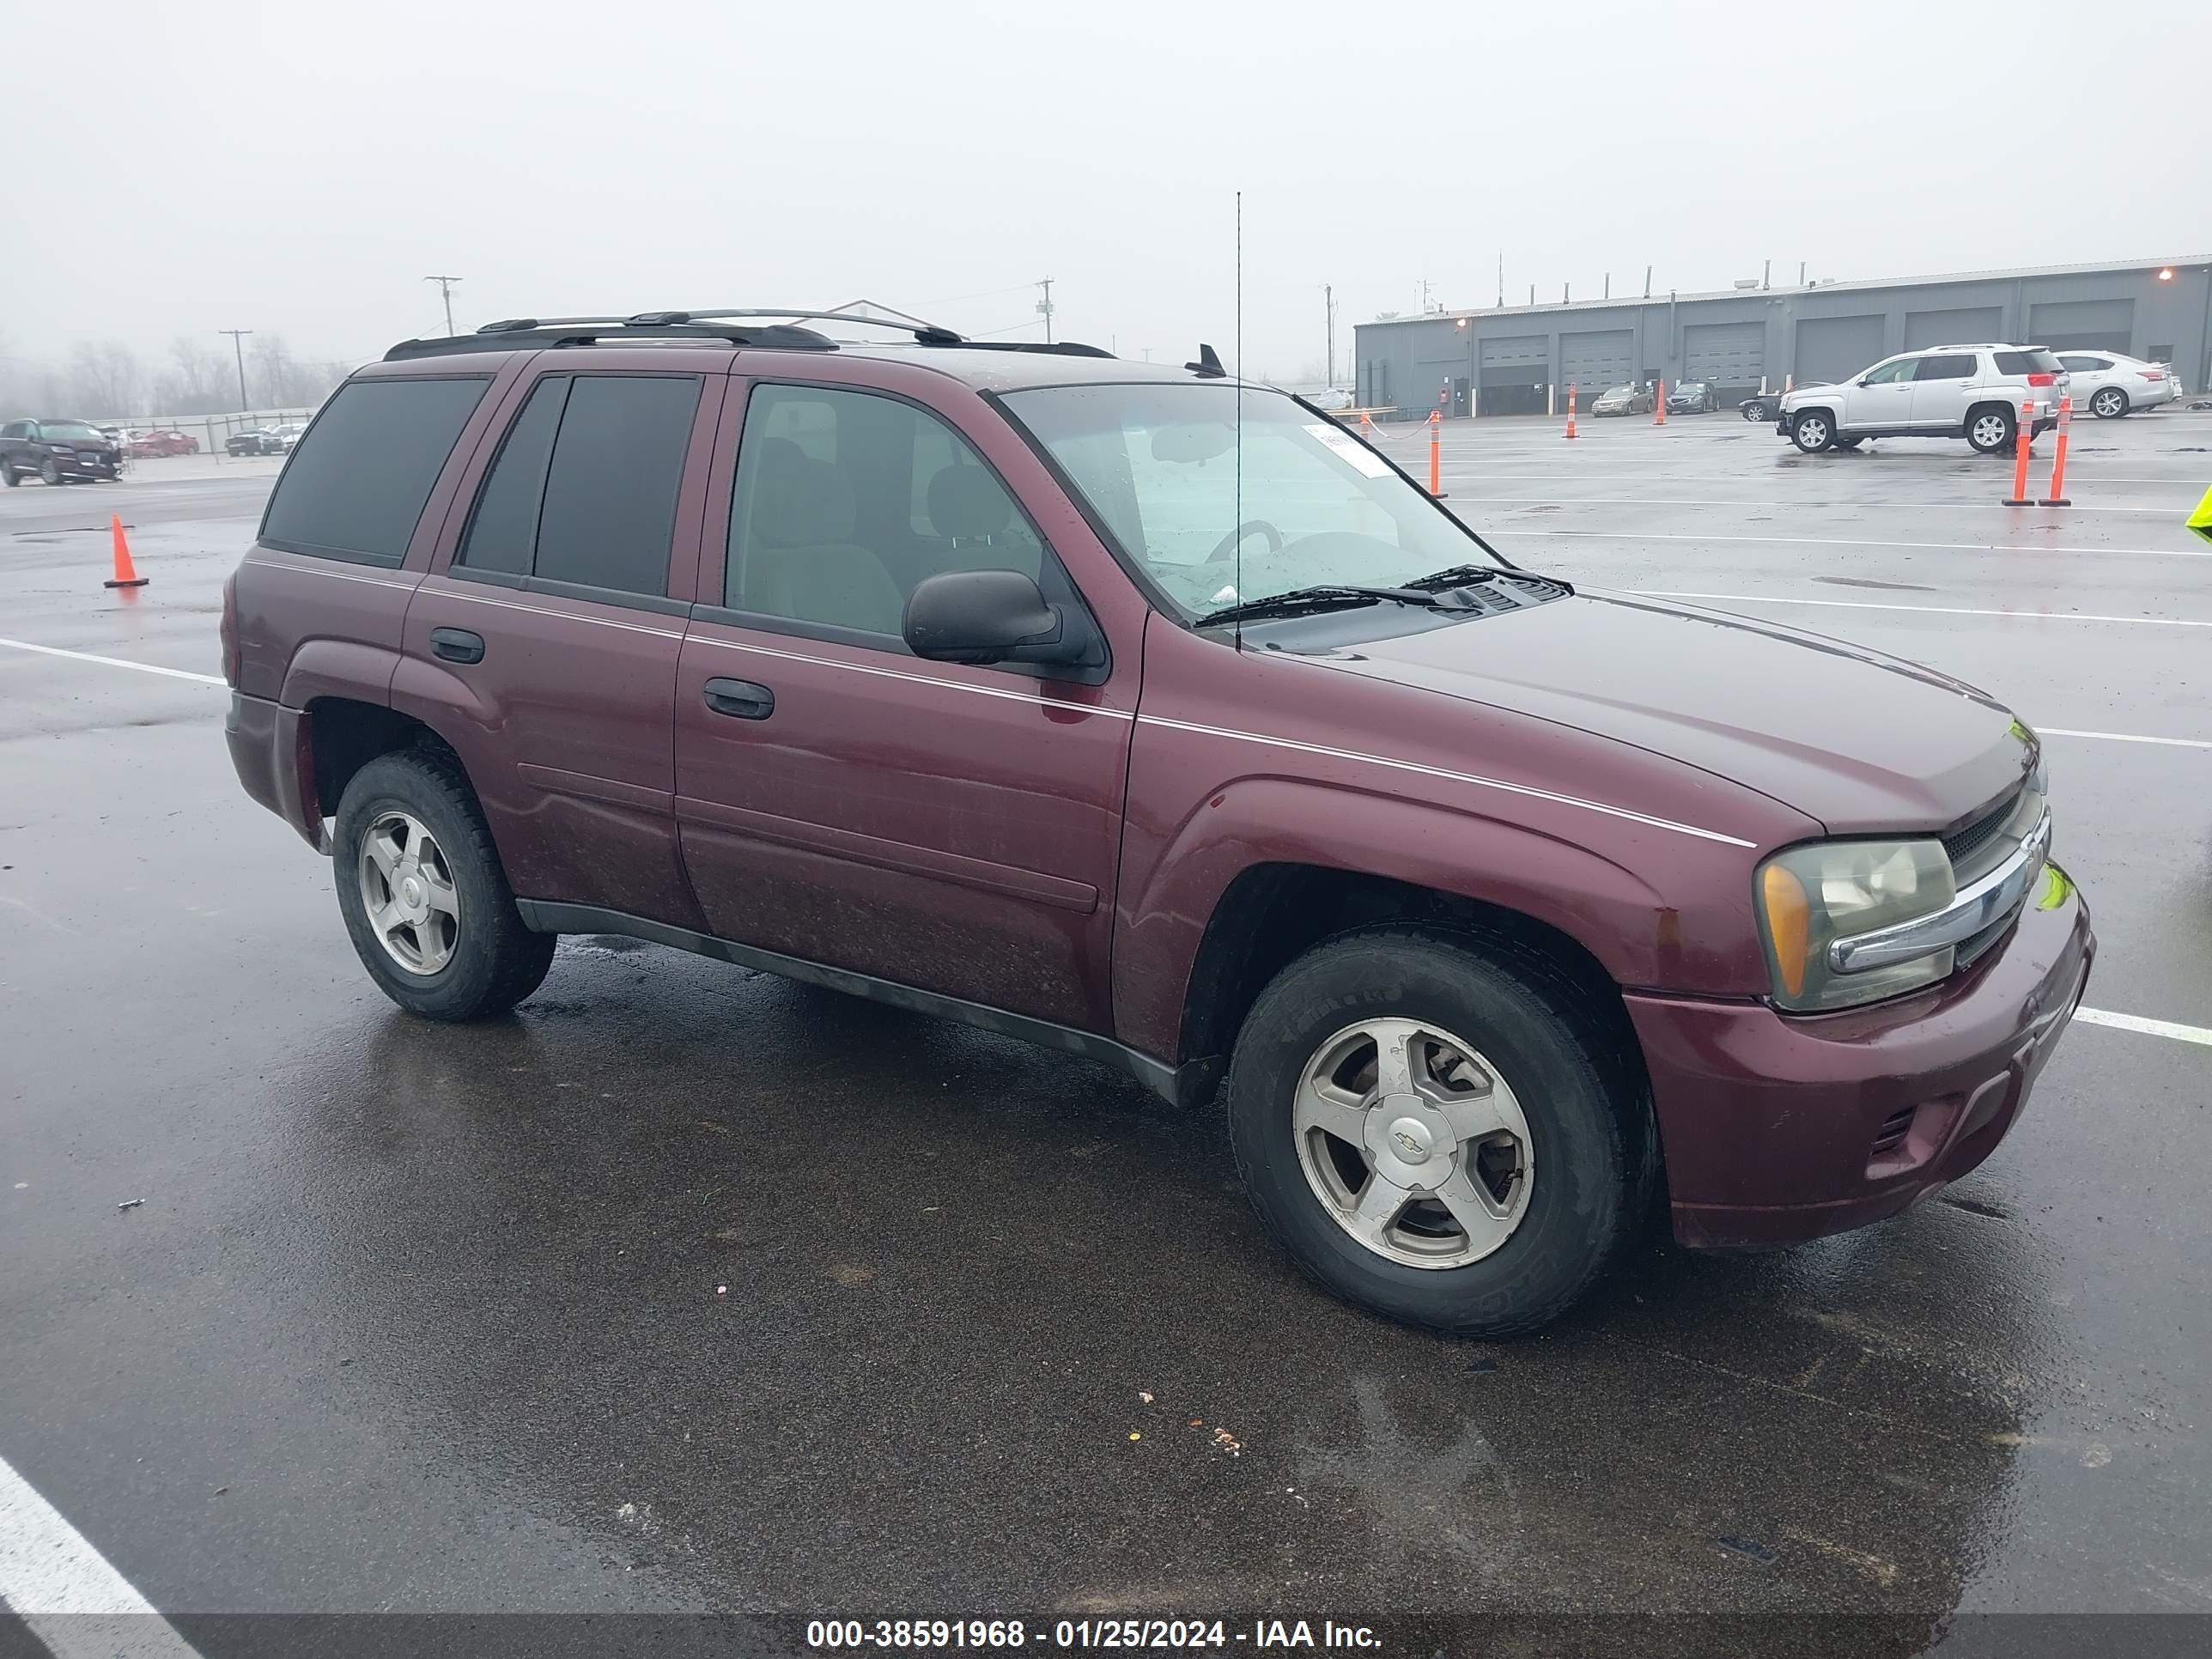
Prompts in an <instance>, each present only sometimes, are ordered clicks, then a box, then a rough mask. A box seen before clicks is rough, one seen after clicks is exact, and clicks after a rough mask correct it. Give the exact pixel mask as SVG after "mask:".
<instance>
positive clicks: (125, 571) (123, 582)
mask: <svg viewBox="0 0 2212 1659" xmlns="http://www.w3.org/2000/svg"><path fill="white" fill-rule="evenodd" d="M107 526H108V529H109V531H110V532H112V534H113V536H114V538H115V575H114V578H113V580H110V581H106V582H102V583H101V584H100V586H103V587H143V586H146V581H147V579H146V578H145V577H143V576H142V575H140V574H138V568H137V566H136V565H134V564H132V563H131V538H129V537H127V536H125V534H124V533H123V520H122V517H121V516H120V515H119V514H116V515H111V516H110V517H109V519H108V520H107Z"/></svg>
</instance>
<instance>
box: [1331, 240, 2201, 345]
mask: <svg viewBox="0 0 2212 1659" xmlns="http://www.w3.org/2000/svg"><path fill="white" fill-rule="evenodd" d="M2169 265H2171V266H2172V267H2174V268H2175V269H2177V270H2179V269H2182V268H2184V267H2187V266H2191V265H2197V266H2203V265H2212V254H2203V253H2199V254H2196V255H2193V256H2191V257H2190V258H2181V259H2106V260H2100V261H2098V262H2096V263H2093V264H2078V265H2020V266H2015V267H2014V268H2012V269H2009V270H1953V271H1946V272H1942V273H1941V274H1939V275H1936V276H1881V277H1864V278H1860V277H1854V278H1853V279H1851V280H1850V281H1849V282H1840V281H1838V282H1825V283H1775V284H1773V285H1772V286H1771V287H1769V288H1722V289H1701V290H1699V292H1697V293H1694V294H1683V293H1666V294H1657V293H1655V294H1653V295H1650V297H1649V298H1648V299H1647V298H1645V297H1644V296H1643V295H1635V294H1630V295H1616V296H1614V297H1613V298H1611V299H1598V300H1566V301H1559V300H1552V301H1538V302H1537V303H1536V304H1534V305H1533V306H1471V307H1462V308H1461V309H1458V310H1455V311H1431V312H1428V313H1425V314H1423V315H1419V316H1413V317H1390V318H1385V319H1377V320H1376V321H1374V322H1367V323H1355V324H1353V325H1352V326H1353V327H1354V328H1398V327H1401V326H1403V325H1407V324H1408V323H1437V322H1444V323H1449V322H1455V321H1457V320H1458V319H1461V318H1462V317H1465V318H1468V319H1474V318H1478V317H1513V316H1522V317H1530V316H1536V315H1539V314H1543V313H1556V312H1568V311H1607V310H1612V309H1614V308H1617V307H1622V306H1658V305H1668V304H1678V305H1679V304H1680V303H1682V302H1684V301H1692V300H1699V301H1702V300H1749V299H1757V298H1778V297H1781V296H1784V295H1802V294H1850V293H1854V292H1859V293H1863V292H1865V291H1866V290H1868V289H1887V288H1933V287H1936V286H1938V285H1941V284H1946V283H2009V282H2016V281H2019V280H2021V278H2023V277H2029V276H2096V275H2100V274H2105V273H2113V274H2117V273H2119V272H2123V271H2138V270H2164V269H2165V268H2166V267H2167V266H2169Z"/></svg>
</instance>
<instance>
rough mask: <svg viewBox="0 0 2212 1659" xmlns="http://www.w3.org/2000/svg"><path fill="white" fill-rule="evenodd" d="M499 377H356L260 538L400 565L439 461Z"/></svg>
mask: <svg viewBox="0 0 2212 1659" xmlns="http://www.w3.org/2000/svg"><path fill="white" fill-rule="evenodd" d="M490 384H491V382H490V381H489V380H488V379H485V378H483V377H481V376H476V375H468V376H462V375H443V376H441V377H439V378H438V379H436V380H353V381H349V382H348V383H347V384H346V385H344V386H340V387H339V388H338V390H337V392H336V394H335V395H333V396H332V397H331V400H330V402H329V403H328V404H325V405H324V408H323V412H322V414H321V416H319V417H318V418H317V420H316V422H315V427H314V430H313V433H311V434H310V435H308V436H307V439H305V440H304V441H302V442H301V444H300V446H299V447H297V448H295V450H293V452H292V459H291V463H290V465H288V466H286V467H285V469H284V476H283V477H282V478H281V479H279V480H278V481H277V484H276V494H275V495H273V496H271V497H270V501H269V510H268V512H267V513H265V514H264V515H263V517H262V520H261V539H262V540H263V541H264V542H265V543H267V544H269V545H270V546H271V547H281V548H285V549H289V550H290V551H292V552H295V553H320V554H326V555H329V556H333V557H336V558H342V559H352V560H356V561H359V562H362V563H366V564H398V562H400V561H401V560H402V559H404V558H405V557H406V556H407V543H408V540H409V538H411V537H412V536H413V535H414V533H415V521H416V520H417V519H419V518H421V517H422V504H423V503H424V502H425V501H428V500H429V499H430V487H431V486H432V485H433V484H435V483H437V481H438V472H439V469H440V468H441V467H443V466H444V465H445V464H446V457H447V455H448V454H450V453H452V452H453V441H454V440H455V439H456V438H458V437H459V436H460V435H461V428H463V427H464V426H466V425H467V424H468V420H469V416H470V415H471V413H473V412H474V411H475V409H476V406H477V402H478V400H479V399H481V398H483V392H484V388H485V387H486V386H489V385H490Z"/></svg>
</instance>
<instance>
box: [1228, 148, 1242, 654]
mask: <svg viewBox="0 0 2212 1659" xmlns="http://www.w3.org/2000/svg"><path fill="white" fill-rule="evenodd" d="M1229 395H1230V396H1231V397H1232V398H1235V399H1236V400H1237V508H1236V511H1237V517H1236V520H1235V522H1234V523H1233V524H1232V525H1231V527H1230V532H1229V533H1230V534H1231V535H1232V536H1234V537H1236V538H1237V564H1236V576H1235V579H1234V580H1236V583H1237V604H1238V605H1243V603H1244V192H1243V191H1241V190H1240V191H1237V371H1236V379H1234V380H1231V381H1230V383H1229ZM1236 626H1237V632H1236V636H1235V637H1236V641H1237V649H1238V650H1239V651H1242V650H1243V648H1244V618H1243V616H1241V615H1240V616H1238V617H1237V622H1236Z"/></svg>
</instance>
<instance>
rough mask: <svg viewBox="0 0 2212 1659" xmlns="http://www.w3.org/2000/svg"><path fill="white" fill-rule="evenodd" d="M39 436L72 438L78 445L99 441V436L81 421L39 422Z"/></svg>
mask: <svg viewBox="0 0 2212 1659" xmlns="http://www.w3.org/2000/svg"><path fill="white" fill-rule="evenodd" d="M39 435H40V437H41V438H74V439H76V441H78V442H79V443H96V442H98V441H99V440H100V434H99V433H98V432H97V431H95V430H94V428H91V427H89V426H87V425H86V424H85V423H84V422H82V421H41V422H39Z"/></svg>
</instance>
